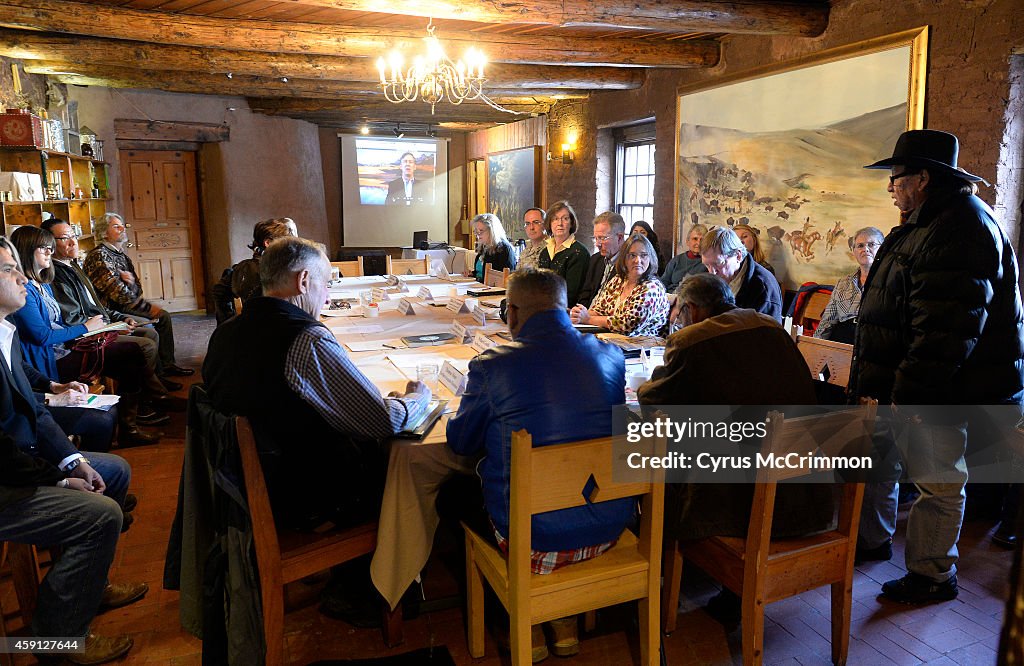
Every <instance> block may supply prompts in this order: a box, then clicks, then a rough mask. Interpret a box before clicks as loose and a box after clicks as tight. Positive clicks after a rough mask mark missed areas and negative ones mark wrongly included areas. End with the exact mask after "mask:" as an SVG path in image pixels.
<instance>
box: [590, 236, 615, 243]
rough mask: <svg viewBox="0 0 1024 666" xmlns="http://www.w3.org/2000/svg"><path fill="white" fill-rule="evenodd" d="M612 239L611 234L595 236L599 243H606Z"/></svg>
mask: <svg viewBox="0 0 1024 666" xmlns="http://www.w3.org/2000/svg"><path fill="white" fill-rule="evenodd" d="M611 239H612V237H611V236H594V240H595V241H597V242H598V243H605V242H607V241H610V240H611Z"/></svg>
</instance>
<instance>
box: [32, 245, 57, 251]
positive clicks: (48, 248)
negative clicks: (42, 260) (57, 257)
mask: <svg viewBox="0 0 1024 666" xmlns="http://www.w3.org/2000/svg"><path fill="white" fill-rule="evenodd" d="M36 249H37V250H40V251H42V252H53V246H52V245H36Z"/></svg>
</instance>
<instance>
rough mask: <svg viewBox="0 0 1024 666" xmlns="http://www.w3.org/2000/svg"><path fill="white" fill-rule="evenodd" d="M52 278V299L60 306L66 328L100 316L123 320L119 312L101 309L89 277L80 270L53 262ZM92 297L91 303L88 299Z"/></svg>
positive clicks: (62, 263)
mask: <svg viewBox="0 0 1024 666" xmlns="http://www.w3.org/2000/svg"><path fill="white" fill-rule="evenodd" d="M53 271H54V277H53V282H52V283H51V284H50V287H52V288H53V297H54V298H55V299H57V303H58V304H60V312H61V314H62V315H64V322H65V323H66V324H67V325H68V326H74V325H75V324H84V323H85V320H86V319H88V318H89V317H95V316H96V315H102V316H104V317H106V318H107V319H109V320H110V321H121V320H123V319H124V318H125V316H126V315H124V314H123V313H121V312H117V311H116V310H108V309H107V308H105V307H103V305H102V301H101V300H100V296H99V294H97V293H96V289H95V288H94V287H93V286H92V283H91V282H89V277H88V276H87V275H86V274H85V271H83V270H82V269H81V268H78V267H77V266H74V267H73V266H70V265H68V264H65V263H64V262H62V261H54V262H53ZM90 296H91V297H92V302H90V301H89V297H90Z"/></svg>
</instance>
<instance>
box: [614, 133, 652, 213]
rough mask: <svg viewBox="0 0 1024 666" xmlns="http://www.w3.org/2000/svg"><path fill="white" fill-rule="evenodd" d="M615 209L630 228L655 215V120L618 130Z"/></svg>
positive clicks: (616, 137) (616, 138)
mask: <svg viewBox="0 0 1024 666" xmlns="http://www.w3.org/2000/svg"><path fill="white" fill-rule="evenodd" d="M615 174H616V179H615V210H616V211H617V212H618V213H619V215H621V216H622V217H623V219H624V220H625V221H626V229H627V230H628V229H629V228H630V227H631V226H632V225H633V223H634V222H636V221H637V220H646V221H647V222H648V223H651V222H652V218H653V217H654V123H644V124H643V125H633V126H631V127H624V128H620V129H617V130H616V131H615Z"/></svg>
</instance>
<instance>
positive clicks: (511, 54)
mask: <svg viewBox="0 0 1024 666" xmlns="http://www.w3.org/2000/svg"><path fill="white" fill-rule="evenodd" d="M0 26H6V27H11V28H21V29H29V30H48V31H53V32H63V33H71V34H78V35H91V36H93V37H106V38H111V39H127V40H135V41H143V42H155V43H158V44H177V45H184V46H199V47H210V48H222V49H233V50H248V51H261V52H269V53H300V54H301V53H304V54H320V55H334V56H350V57H362V58H377V57H378V56H380V55H382V54H384V53H386V52H388V51H390V50H391V49H395V48H397V49H401V50H402V51H403V52H405V53H419V52H421V51H422V49H423V44H422V39H421V38H422V37H423V36H424V35H425V34H426V33H425V32H424V31H418V30H401V29H390V28H387V29H381V28H374V29H370V28H355V27H345V26H334V25H326V24H318V23H291V22H288V23H286V22H274V21H253V20H243V19H222V18H210V17H205V16H193V15H189V14H172V13H167V12H155V11H142V10H134V9H123V8H120V7H108V6H105V5H91V4H85V3H81V2H64V1H58V0H0ZM438 36H439V37H440V38H441V40H442V42H443V43H444V44H445V45H446V46H447V47H448V48H449V50H450V52H451V53H452V54H453V55H457V54H461V53H462V52H463V51H465V50H466V49H467V48H469V47H471V46H472V47H475V48H479V49H481V50H482V51H484V52H485V53H486V55H487V57H488V59H489V60H490V61H491V62H506V63H521V64H535V65H585V66H595V65H596V66H599V65H609V66H621V67H711V66H714V65H716V64H717V63H718V60H719V56H720V49H721V45H720V44H719V43H718V42H716V41H714V40H676V41H669V42H664V41H662V42H655V41H647V40H635V39H590V38H580V37H561V36H558V37H537V36H533V35H507V34H485V35H482V34H477V33H472V32H459V31H446V30H444V29H443V28H442V29H441V30H439V33H438Z"/></svg>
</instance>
